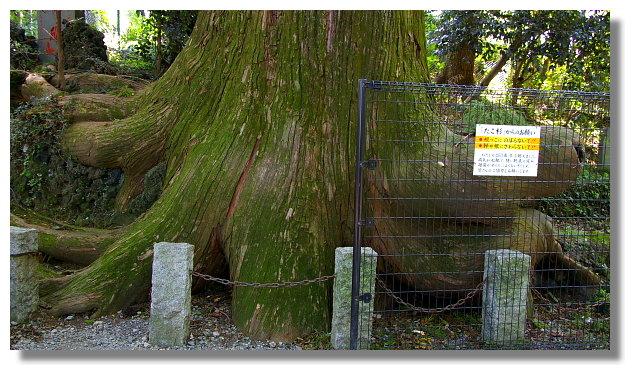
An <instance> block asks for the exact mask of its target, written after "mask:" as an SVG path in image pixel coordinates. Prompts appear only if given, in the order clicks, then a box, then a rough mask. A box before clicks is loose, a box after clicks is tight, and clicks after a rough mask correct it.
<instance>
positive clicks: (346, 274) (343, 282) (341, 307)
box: [331, 247, 377, 349]
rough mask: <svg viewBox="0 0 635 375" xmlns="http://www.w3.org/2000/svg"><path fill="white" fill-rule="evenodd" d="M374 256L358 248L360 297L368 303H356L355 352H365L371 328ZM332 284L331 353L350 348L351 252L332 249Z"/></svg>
mask: <svg viewBox="0 0 635 375" xmlns="http://www.w3.org/2000/svg"><path fill="white" fill-rule="evenodd" d="M376 270H377V253H375V252H374V251H373V249H372V248H370V247H362V248H361V269H360V275H361V276H360V288H359V289H360V294H362V295H366V296H368V299H366V300H364V301H360V303H359V341H358V345H357V347H358V349H368V348H369V346H370V334H371V328H372V316H371V315H372V313H373V301H374V298H375V274H376V272H377V271H376ZM335 275H336V278H335V283H334V284H333V319H332V322H331V345H332V346H333V348H334V349H349V348H350V332H351V294H352V290H351V285H352V280H353V248H352V247H338V248H337V249H335Z"/></svg>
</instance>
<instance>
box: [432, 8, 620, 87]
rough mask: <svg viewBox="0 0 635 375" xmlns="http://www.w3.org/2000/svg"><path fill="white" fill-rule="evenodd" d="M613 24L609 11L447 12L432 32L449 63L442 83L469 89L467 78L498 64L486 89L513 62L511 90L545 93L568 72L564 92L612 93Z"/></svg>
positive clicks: (487, 78)
mask: <svg viewBox="0 0 635 375" xmlns="http://www.w3.org/2000/svg"><path fill="white" fill-rule="evenodd" d="M609 20H610V13H609V12H608V11H577V10H566V11H565V10H517V11H487V10H474V11H464V10H460V11H442V12H440V13H439V16H438V22H437V25H438V26H437V28H436V30H435V31H434V32H433V33H431V39H432V41H433V42H434V43H436V44H437V45H438V47H439V48H438V52H439V53H440V54H441V55H443V56H444V57H445V61H446V65H445V68H444V70H442V71H441V72H440V73H439V74H438V76H437V79H436V81H437V82H439V83H451V82H453V80H454V81H456V82H457V83H458V82H460V83H465V84H469V83H468V82H470V79H468V78H461V77H469V73H468V71H469V70H470V68H472V71H474V67H475V60H476V59H477V58H481V59H483V60H484V61H492V62H494V65H493V67H492V68H491V69H490V70H489V71H487V72H484V76H483V78H482V79H481V80H480V82H478V85H480V86H488V85H489V84H490V82H491V81H492V79H494V77H496V75H498V74H499V73H500V72H501V71H502V70H503V68H504V67H505V65H506V64H507V63H508V62H510V61H511V62H512V67H513V71H512V72H511V74H510V76H511V82H510V83H511V87H517V88H518V87H532V88H540V86H541V84H542V82H544V81H545V80H547V78H548V76H549V74H550V73H553V72H555V71H556V69H557V68H558V67H563V68H564V69H565V70H566V71H567V75H568V77H567V79H566V80H565V81H563V82H561V87H559V88H560V89H569V90H594V91H608V77H609V76H608V72H609V59H610V32H609ZM529 85H530V86H529Z"/></svg>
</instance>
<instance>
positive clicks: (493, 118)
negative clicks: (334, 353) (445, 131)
mask: <svg viewBox="0 0 635 375" xmlns="http://www.w3.org/2000/svg"><path fill="white" fill-rule="evenodd" d="M462 110H463V115H462V117H461V121H460V122H459V125H460V126H459V127H458V128H455V129H454V130H455V131H457V132H459V133H463V134H471V133H474V132H475V131H476V125H477V124H493V125H529V123H528V122H527V120H526V119H525V116H524V115H523V114H522V113H521V112H519V111H517V110H514V109H512V108H503V107H501V106H500V105H496V104H493V103H490V102H488V101H487V100H486V99H481V100H474V101H472V102H470V104H468V105H466V106H464V107H463V108H462Z"/></svg>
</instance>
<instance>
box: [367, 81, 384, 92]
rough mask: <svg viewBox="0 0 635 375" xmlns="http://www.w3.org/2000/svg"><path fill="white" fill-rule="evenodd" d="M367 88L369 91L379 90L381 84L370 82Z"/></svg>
mask: <svg viewBox="0 0 635 375" xmlns="http://www.w3.org/2000/svg"><path fill="white" fill-rule="evenodd" d="M368 87H370V89H371V90H375V91H377V90H381V82H376V81H370V82H368Z"/></svg>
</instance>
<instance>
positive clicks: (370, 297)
mask: <svg viewBox="0 0 635 375" xmlns="http://www.w3.org/2000/svg"><path fill="white" fill-rule="evenodd" d="M357 300H358V301H360V302H364V303H369V302H370V301H372V300H373V295H372V294H371V293H364V294H362V295H360V296H359V297H357Z"/></svg>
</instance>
